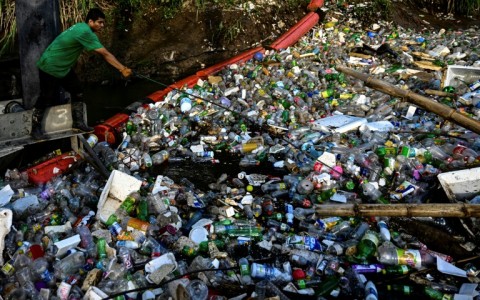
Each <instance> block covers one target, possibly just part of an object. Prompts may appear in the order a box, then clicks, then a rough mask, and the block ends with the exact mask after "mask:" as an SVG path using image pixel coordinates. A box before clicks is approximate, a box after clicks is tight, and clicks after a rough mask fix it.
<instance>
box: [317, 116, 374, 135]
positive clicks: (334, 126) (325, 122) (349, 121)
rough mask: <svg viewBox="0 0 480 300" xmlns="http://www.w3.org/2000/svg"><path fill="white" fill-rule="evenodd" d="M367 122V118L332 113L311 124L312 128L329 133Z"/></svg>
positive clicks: (344, 130)
mask: <svg viewBox="0 0 480 300" xmlns="http://www.w3.org/2000/svg"><path fill="white" fill-rule="evenodd" d="M364 124H367V119H365V118H360V117H355V116H347V115H333V116H329V117H326V118H323V119H318V120H316V121H315V122H313V124H312V130H318V131H322V132H331V133H344V132H347V131H351V130H355V129H357V128H358V127H360V126H362V125H364Z"/></svg>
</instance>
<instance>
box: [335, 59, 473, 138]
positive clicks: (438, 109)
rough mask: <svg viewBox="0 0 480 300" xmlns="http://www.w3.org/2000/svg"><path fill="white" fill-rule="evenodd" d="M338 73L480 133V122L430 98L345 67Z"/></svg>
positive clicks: (339, 67) (339, 68)
mask: <svg viewBox="0 0 480 300" xmlns="http://www.w3.org/2000/svg"><path fill="white" fill-rule="evenodd" d="M335 68H336V69H337V70H338V71H340V72H343V73H345V74H347V75H350V76H353V77H355V78H358V79H360V80H362V81H365V84H366V85H367V86H369V87H371V88H373V89H376V90H379V91H381V92H384V93H387V94H389V95H391V96H394V97H398V98H402V99H404V100H405V101H407V102H410V103H413V104H415V105H418V106H420V107H421V108H423V109H425V110H428V111H430V112H433V113H435V114H437V115H439V116H441V117H442V118H444V119H446V120H449V121H452V122H454V123H456V124H458V125H460V126H462V127H464V128H466V129H469V130H471V131H473V132H475V133H480V122H479V121H477V120H474V119H472V118H469V117H467V116H465V115H462V114H461V113H459V112H457V111H456V110H455V109H453V108H451V107H448V106H446V105H443V104H441V103H438V102H436V101H433V100H431V99H430V98H427V97H424V96H422V95H419V94H416V93H414V92H412V91H410V90H402V89H400V88H398V87H396V86H394V85H392V84H390V83H388V82H385V81H382V80H379V79H375V78H373V77H372V76H370V75H369V74H364V73H360V72H357V71H355V70H352V69H350V68H347V67H345V66H341V65H337V66H336V67H335Z"/></svg>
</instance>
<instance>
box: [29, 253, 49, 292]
mask: <svg viewBox="0 0 480 300" xmlns="http://www.w3.org/2000/svg"><path fill="white" fill-rule="evenodd" d="M49 266H50V264H49V262H48V261H47V259H46V258H45V257H39V258H37V259H36V260H34V261H33V263H32V264H31V265H30V269H31V271H32V274H33V279H34V280H41V281H43V282H45V283H47V284H49V285H52V286H53V285H55V279H54V276H53V274H52V273H51V272H50V271H49Z"/></svg>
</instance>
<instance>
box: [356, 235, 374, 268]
mask: <svg viewBox="0 0 480 300" xmlns="http://www.w3.org/2000/svg"><path fill="white" fill-rule="evenodd" d="M379 243H380V239H379V237H378V235H377V233H376V232H375V231H372V230H367V231H366V232H365V234H364V235H363V237H362V239H361V240H360V242H359V243H358V245H357V253H356V255H355V256H354V258H355V259H356V260H357V261H359V262H364V263H368V260H369V259H370V258H371V257H373V256H374V255H375V253H376V252H377V247H378V245H379Z"/></svg>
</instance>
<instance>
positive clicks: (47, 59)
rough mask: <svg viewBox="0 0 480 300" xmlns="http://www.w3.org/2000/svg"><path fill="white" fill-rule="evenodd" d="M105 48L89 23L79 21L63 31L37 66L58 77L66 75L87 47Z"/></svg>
mask: <svg viewBox="0 0 480 300" xmlns="http://www.w3.org/2000/svg"><path fill="white" fill-rule="evenodd" d="M100 48H103V45H102V44H101V43H100V41H99V39H98V37H97V35H96V34H95V33H94V32H93V31H92V29H91V28H90V26H88V24H87V23H77V24H75V25H73V26H72V27H70V28H68V29H67V30H65V31H64V32H62V33H61V34H60V35H59V36H58V37H57V38H56V39H55V40H54V41H53V42H52V43H51V44H50V46H48V48H47V49H46V50H45V52H43V54H42V56H41V57H40V59H39V60H38V61H37V67H38V68H39V69H40V70H42V71H44V72H45V73H48V74H50V75H52V76H55V77H57V78H63V77H65V76H66V75H67V74H68V72H69V71H70V69H71V68H72V67H73V65H74V64H75V63H76V61H77V59H78V57H79V56H80V54H81V53H82V51H83V50H84V49H85V50H87V51H92V50H96V49H100Z"/></svg>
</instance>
